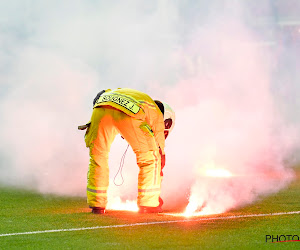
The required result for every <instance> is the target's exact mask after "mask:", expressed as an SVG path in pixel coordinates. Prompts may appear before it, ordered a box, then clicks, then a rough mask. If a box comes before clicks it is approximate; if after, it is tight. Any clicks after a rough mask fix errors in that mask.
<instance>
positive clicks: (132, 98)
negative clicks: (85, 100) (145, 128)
mask: <svg viewBox="0 0 300 250" xmlns="http://www.w3.org/2000/svg"><path fill="white" fill-rule="evenodd" d="M105 105H108V106H111V107H114V108H117V109H119V110H121V111H123V112H124V113H126V114H127V115H129V116H131V117H134V118H136V119H141V120H145V121H146V122H147V123H148V124H149V126H150V128H149V129H150V132H151V131H152V132H153V135H154V137H155V140H156V142H157V144H158V146H159V147H160V148H161V150H162V154H165V153H164V148H165V136H164V129H165V125H164V118H163V114H162V112H161V111H160V109H159V108H158V106H157V105H156V103H155V102H154V100H153V99H152V98H151V97H150V96H148V95H147V94H145V93H143V92H140V91H138V90H134V89H129V88H122V89H121V88H118V89H115V90H111V89H107V90H106V91H105V93H103V94H102V95H101V96H100V97H99V98H98V100H96V103H95V105H94V108H96V107H99V106H105Z"/></svg>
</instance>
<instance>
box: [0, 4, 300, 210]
mask: <svg viewBox="0 0 300 250" xmlns="http://www.w3.org/2000/svg"><path fill="white" fill-rule="evenodd" d="M290 8H291V7H289V5H288V4H284V1H278V2H277V5H274V4H273V3H272V1H267V0H266V1H261V5H260V6H259V7H257V6H255V5H254V4H253V3H251V1H223V3H222V4H221V3H220V1H209V3H208V2H207V1H198V2H197V3H195V2H194V1H184V3H183V2H180V1H151V2H149V1H113V2H106V3H104V2H102V1H76V2H74V1H73V2H72V1H51V2H48V3H43V4H41V3H37V2H36V1H26V3H25V2H24V3H15V2H14V1H10V2H7V3H4V2H2V3H0V16H1V19H0V24H1V25H0V48H1V49H0V84H1V93H0V98H1V99H0V100H1V101H0V104H1V106H0V115H1V116H0V117H1V118H0V121H1V128H2V129H1V131H0V138H1V145H0V162H1V164H0V183H1V184H2V185H10V186H11V185H13V186H19V187H23V188H31V189H34V190H38V191H40V192H42V193H55V194H59V195H76V196H78V195H79V196H85V185H86V172H87V170H88V161H89V156H88V150H87V149H86V148H85V144H84V140H83V136H84V133H83V132H82V131H77V130H76V129H77V126H78V125H81V124H84V123H86V122H88V121H89V119H90V115H91V112H92V100H93V98H94V97H95V95H96V94H97V93H98V92H99V91H100V90H102V89H107V88H111V89H114V88H117V87H130V88H135V89H138V90H141V91H144V92H146V93H148V94H149V95H150V96H151V97H152V98H153V99H161V100H165V101H166V102H168V103H169V104H170V105H171V106H172V107H174V110H175V112H176V125H175V128H174V130H173V131H172V134H171V135H170V136H169V138H168V139H167V141H166V154H167V155H166V157H167V158H166V160H167V163H166V167H165V170H164V180H163V183H162V197H163V198H164V201H165V207H166V208H170V209H171V208H177V207H179V206H181V207H185V206H186V205H187V204H188V202H189V201H190V205H189V206H190V207H192V209H193V210H197V209H198V210H199V209H202V211H203V213H221V212H224V211H227V210H228V209H231V208H235V207H239V206H242V205H245V204H249V203H251V202H253V201H255V200H256V199H257V198H258V197H260V196H261V195H267V194H270V193H272V192H276V191H278V190H279V189H281V188H283V187H285V186H286V185H287V184H288V183H289V182H290V180H292V178H293V171H292V168H291V166H292V165H293V164H295V162H297V160H299V159H297V158H296V155H297V152H298V150H299V132H300V131H299V128H300V124H299V120H298V119H299V118H298V117H300V116H299V110H300V107H299V105H300V104H299V102H298V101H297V100H299V99H300V98H299V93H300V91H299V86H298V85H297V84H296V83H297V81H298V80H299V73H298V71H297V70H296V65H297V64H298V63H299V59H298V57H295V56H294V55H295V51H299V43H298V45H297V44H296V45H295V44H294V45H293V46H290V44H288V43H287V42H286V41H282V40H280V37H279V35H280V29H279V28H278V27H283V26H280V25H279V24H280V23H282V22H283V21H284V20H286V18H287V17H290V16H288V13H290V12H289V9H290ZM293 9H294V10H293V11H294V12H297V10H298V13H300V6H297V5H293ZM294 12H293V13H294ZM294 16H295V17H297V15H294ZM294 16H293V15H292V16H291V18H294ZM298 16H299V15H298ZM258 17H259V18H258ZM278 30H279V31H278ZM298 35H300V34H298ZM298 39H299V38H298ZM298 41H299V40H298ZM126 147H127V143H126V141H124V140H122V139H121V138H120V137H117V138H116V140H115V142H114V144H113V145H112V150H111V152H110V160H109V164H110V176H111V180H110V188H109V195H110V202H111V204H112V203H114V201H115V200H117V199H119V197H121V199H123V200H134V199H135V198H136V195H137V175H138V167H137V166H136V162H135V156H134V153H133V152H132V150H131V149H129V150H128V152H127V155H126V158H125V163H124V167H123V172H122V173H123V177H124V184H123V185H122V186H120V187H119V186H116V185H114V184H113V183H114V182H115V183H116V184H120V183H121V182H122V180H121V179H120V175H118V176H117V177H116V178H115V180H114V177H115V175H116V173H117V171H118V169H119V167H120V160H121V157H122V155H123V153H124V151H125V149H126ZM220 169H221V170H223V171H227V172H226V173H229V174H230V176H222V177H220V176H218V177H217V176H216V175H215V176H214V175H209V174H208V173H216V172H217V171H218V170H220ZM214 170H215V172H214ZM219 173H220V172H219ZM223 173H224V172H223ZM188 198H189V199H190V200H189V201H188ZM110 206H112V205H110Z"/></svg>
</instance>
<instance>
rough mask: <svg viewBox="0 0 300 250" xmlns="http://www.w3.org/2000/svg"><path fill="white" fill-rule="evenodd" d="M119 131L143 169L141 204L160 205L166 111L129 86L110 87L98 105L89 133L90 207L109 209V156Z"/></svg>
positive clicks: (100, 98) (87, 139)
mask: <svg viewBox="0 0 300 250" xmlns="http://www.w3.org/2000/svg"><path fill="white" fill-rule="evenodd" d="M119 133H120V134H121V135H122V137H123V138H124V139H125V140H126V141H127V142H128V143H129V144H130V146H131V147H132V149H133V151H134V153H135V154H136V159H137V165H138V166H139V168H140V170H139V175H138V198H137V204H138V206H147V207H157V206H158V205H159V196H160V189H161V178H162V177H161V176H160V172H161V154H162V155H164V154H165V153H164V148H165V137H164V119H163V114H162V112H161V111H160V109H159V108H158V106H157V105H156V103H155V102H154V101H153V100H152V99H151V98H150V97H149V96H148V95H147V94H145V93H142V92H140V91H137V90H133V89H129V88H122V89H116V90H110V89H108V90H106V91H105V93H103V94H102V95H101V96H100V97H99V98H98V99H97V100H96V103H95V105H94V108H93V113H92V118H91V123H90V126H89V128H88V130H87V132H86V135H85V142H86V146H87V147H88V148H89V149H90V163H89V171H88V181H87V202H88V204H89V206H90V207H104V208H105V207H106V205H107V189H108V185H109V168H108V155H109V151H110V147H111V144H112V142H113V140H114V138H115V136H116V135H117V134H119ZM159 148H160V149H161V154H160V153H159Z"/></svg>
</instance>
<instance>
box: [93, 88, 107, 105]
mask: <svg viewBox="0 0 300 250" xmlns="http://www.w3.org/2000/svg"><path fill="white" fill-rule="evenodd" d="M103 93H105V90H102V91H100V92H99V93H98V94H97V95H96V97H95V98H94V101H93V106H95V104H96V102H97V101H98V99H99V97H100V96H101V95H102V94H103Z"/></svg>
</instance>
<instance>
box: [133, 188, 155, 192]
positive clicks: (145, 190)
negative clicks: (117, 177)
mask: <svg viewBox="0 0 300 250" xmlns="http://www.w3.org/2000/svg"><path fill="white" fill-rule="evenodd" d="M159 191H160V188H150V189H138V192H144V193H146V192H159Z"/></svg>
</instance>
